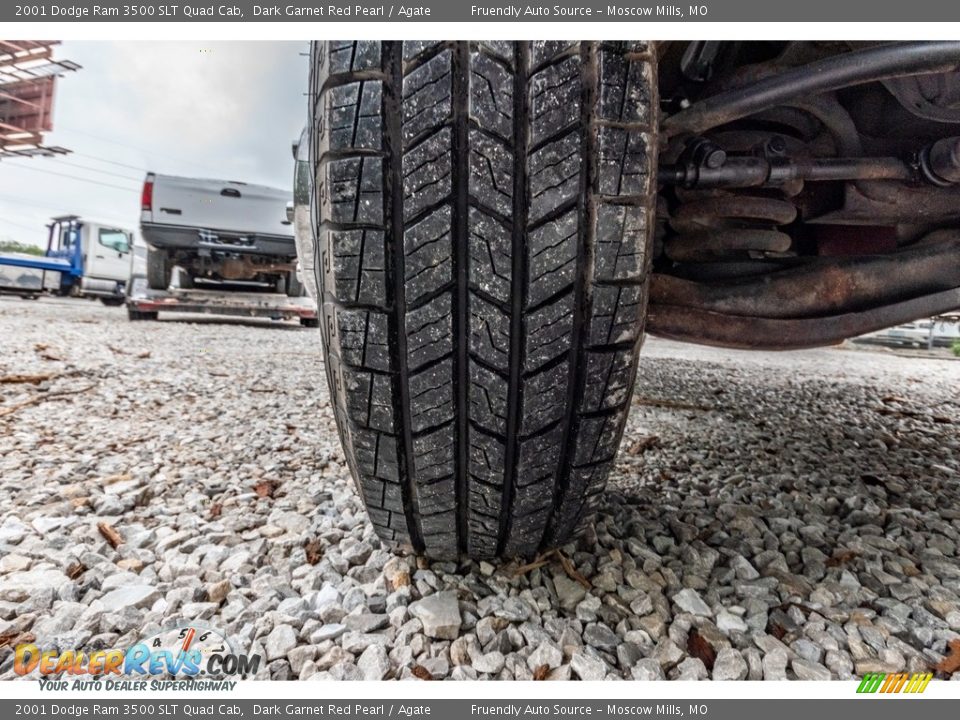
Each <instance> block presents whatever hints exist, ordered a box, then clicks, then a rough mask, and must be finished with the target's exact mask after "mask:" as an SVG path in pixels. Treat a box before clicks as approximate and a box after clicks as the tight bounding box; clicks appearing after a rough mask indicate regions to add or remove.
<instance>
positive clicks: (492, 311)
mask: <svg viewBox="0 0 960 720" xmlns="http://www.w3.org/2000/svg"><path fill="white" fill-rule="evenodd" d="M470 352H472V353H474V354H475V355H477V356H478V357H480V358H481V359H482V360H484V361H486V362H487V363H489V364H490V365H493V366H494V367H496V368H499V369H500V370H502V371H503V372H507V371H508V370H509V369H510V317H509V316H508V315H507V314H506V313H504V312H503V311H502V310H501V309H500V308H497V307H494V306H493V305H491V304H490V303H488V302H486V301H485V300H483V299H482V298H479V297H476V296H474V297H471V299H470Z"/></svg>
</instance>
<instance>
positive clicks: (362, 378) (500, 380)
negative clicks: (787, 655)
mask: <svg viewBox="0 0 960 720" xmlns="http://www.w3.org/2000/svg"><path fill="white" fill-rule="evenodd" d="M655 82H656V71H655V58H654V56H653V54H652V53H651V48H650V47H649V46H648V45H647V44H644V43H635V42H601V43H594V42H589V43H588V42H584V43H567V42H553V41H546V42H532V43H512V42H499V41H495V42H482V43H462V42H457V43H453V42H448V43H429V42H403V43H400V42H384V43H380V42H339V41H338V42H329V43H315V44H314V46H313V48H312V52H311V83H312V87H311V91H312V92H311V97H313V98H315V104H314V106H313V114H312V117H313V122H312V135H311V137H312V140H311V142H312V147H311V156H312V162H313V164H314V170H315V176H314V177H315V185H314V187H315V193H316V196H315V203H316V205H315V207H316V212H315V213H314V222H315V227H314V234H315V237H316V242H317V243H318V248H317V249H318V252H317V253H316V263H315V268H314V270H315V273H316V277H317V281H318V284H319V285H320V287H321V288H322V293H321V296H322V297H321V312H322V317H323V322H322V323H321V328H322V330H321V335H322V337H323V343H324V348H325V353H326V360H327V362H326V372H327V378H328V381H329V386H330V393H331V404H332V405H333V407H334V412H335V416H336V421H337V424H338V428H339V431H340V436H341V440H342V442H343V446H344V451H345V456H346V461H347V464H348V465H349V467H350V470H351V472H352V474H353V477H354V479H355V480H356V483H357V486H358V489H359V492H360V493H361V495H362V497H363V500H364V502H365V503H366V507H367V510H368V513H369V516H370V520H371V521H372V523H373V524H374V526H375V527H376V530H377V532H378V533H379V535H380V537H381V538H382V539H383V540H384V541H385V542H386V543H387V544H388V545H391V546H394V547H412V548H413V549H414V550H415V551H417V552H420V553H424V554H426V555H429V556H431V557H436V558H454V557H456V556H457V555H458V554H460V553H463V554H466V555H469V556H470V557H473V558H490V557H494V556H530V555H532V554H533V553H535V552H537V551H538V550H543V549H546V548H549V547H553V546H556V545H558V544H562V543H564V542H565V541H566V540H567V539H569V538H570V537H571V536H572V535H573V534H574V533H575V532H576V531H577V530H578V529H579V528H580V527H581V526H582V524H583V523H584V522H585V521H586V520H587V519H588V518H589V516H590V514H591V511H592V509H593V505H594V502H595V500H596V498H597V497H598V495H599V494H600V493H601V492H602V490H603V486H604V483H605V480H606V476H607V474H608V472H609V470H610V468H611V466H612V464H613V461H614V457H615V455H616V452H617V447H618V445H619V444H620V437H621V435H622V432H623V425H624V421H625V420H626V416H627V411H628V409H629V405H630V395H631V392H632V389H633V385H634V378H635V373H636V362H637V355H638V352H639V349H640V343H641V341H642V337H643V321H644V316H645V311H646V303H647V276H648V267H649V259H650V256H649V252H648V249H649V247H650V242H651V231H652V227H653V218H654V193H655V189H656V188H655V177H656V173H655V168H656V136H655V131H654V129H653V128H654V125H655V117H656V111H657V110H656V109H657V96H656V87H655Z"/></svg>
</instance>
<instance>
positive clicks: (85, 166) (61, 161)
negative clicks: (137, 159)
mask: <svg viewBox="0 0 960 720" xmlns="http://www.w3.org/2000/svg"><path fill="white" fill-rule="evenodd" d="M14 159H17V158H14ZM23 159H28V158H23ZM51 160H53V161H54V162H57V163H59V164H61V165H69V166H70V167H75V168H79V169H81V170H89V171H90V172H95V173H101V174H103V175H111V176H112V177H118V178H122V179H124V180H133V181H135V182H138V181H139V180H140V178H136V177H131V176H130V175H122V174H120V173H115V172H110V171H109V170H100V169H99V168H93V167H90V166H88V165H78V164H77V163H72V162H68V161H66V160H64V159H63V158H61V157H54V158H51ZM17 166H18V167H22V166H21V165H19V164H18V163H17Z"/></svg>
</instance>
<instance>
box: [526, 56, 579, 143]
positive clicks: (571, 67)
mask: <svg viewBox="0 0 960 720" xmlns="http://www.w3.org/2000/svg"><path fill="white" fill-rule="evenodd" d="M558 44H559V43H558ZM580 93H581V87H580V56H579V55H573V56H570V57H568V58H565V59H564V60H563V61H561V62H560V63H558V64H556V65H550V66H548V67H546V68H545V69H543V70H541V71H540V72H538V73H537V74H536V75H534V76H533V78H532V79H531V82H530V117H531V123H530V125H531V127H530V142H531V143H532V144H534V145H536V144H538V143H540V142H542V141H543V140H544V139H546V138H548V137H550V136H551V135H554V134H555V133H556V132H557V131H558V130H560V129H561V128H565V127H569V126H572V125H576V124H577V123H578V122H579V120H580Z"/></svg>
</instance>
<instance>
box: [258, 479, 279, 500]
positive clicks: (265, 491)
mask: <svg viewBox="0 0 960 720" xmlns="http://www.w3.org/2000/svg"><path fill="white" fill-rule="evenodd" d="M279 486H280V483H278V482H277V481H276V480H261V481H260V482H258V483H257V484H256V485H254V486H253V491H254V492H255V493H256V494H257V495H259V496H260V497H262V498H272V497H273V494H274V493H275V492H276V490H277V488H278V487H279Z"/></svg>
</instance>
